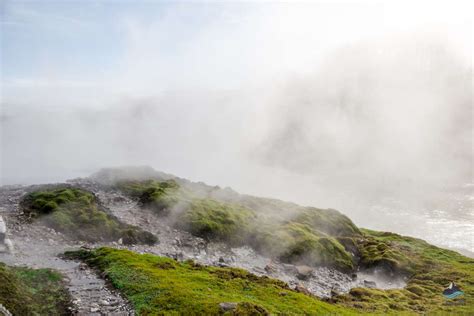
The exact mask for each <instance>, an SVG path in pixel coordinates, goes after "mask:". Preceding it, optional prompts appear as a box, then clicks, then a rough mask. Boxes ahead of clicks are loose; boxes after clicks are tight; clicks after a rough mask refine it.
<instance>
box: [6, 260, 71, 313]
mask: <svg viewBox="0 0 474 316" xmlns="http://www.w3.org/2000/svg"><path fill="white" fill-rule="evenodd" d="M0 304H2V305H3V306H5V307H6V308H7V309H8V310H9V311H10V312H11V313H12V314H13V315H69V314H70V312H69V310H68V307H69V306H70V296H69V293H68V292H67V290H66V289H65V287H64V284H63V280H62V276H61V275H60V274H59V273H57V272H55V271H52V270H49V269H29V268H20V267H8V266H6V265H5V264H3V263H0Z"/></svg>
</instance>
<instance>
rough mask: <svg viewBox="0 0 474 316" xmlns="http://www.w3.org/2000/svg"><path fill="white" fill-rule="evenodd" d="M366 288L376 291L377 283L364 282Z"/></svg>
mask: <svg viewBox="0 0 474 316" xmlns="http://www.w3.org/2000/svg"><path fill="white" fill-rule="evenodd" d="M364 286H365V287H368V288H369V289H374V288H376V287H377V283H375V282H374V281H367V280H364Z"/></svg>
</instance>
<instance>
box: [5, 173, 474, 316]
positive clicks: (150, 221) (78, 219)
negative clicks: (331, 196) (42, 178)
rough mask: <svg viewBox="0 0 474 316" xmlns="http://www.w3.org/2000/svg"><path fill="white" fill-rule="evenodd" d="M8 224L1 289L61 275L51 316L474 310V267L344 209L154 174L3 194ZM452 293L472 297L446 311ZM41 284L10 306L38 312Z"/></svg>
mask: <svg viewBox="0 0 474 316" xmlns="http://www.w3.org/2000/svg"><path fill="white" fill-rule="evenodd" d="M0 216H2V217H3V218H4V220H5V222H6V223H7V232H6V235H7V236H6V237H8V239H9V240H11V241H12V243H13V250H12V251H7V249H6V248H5V251H4V252H2V253H0V261H1V262H4V263H5V264H6V265H8V266H10V267H8V266H4V268H2V270H0V277H5V278H10V275H12V274H14V273H15V271H16V270H15V269H24V270H22V271H33V272H31V273H32V274H35V273H41V271H43V270H41V269H47V270H45V271H50V272H48V273H52V274H54V275H60V276H62V277H60V278H59V279H57V280H58V282H56V283H55V284H57V288H58V290H57V293H66V294H67V295H66V294H64V295H56V294H54V295H52V296H51V297H52V298H51V300H52V301H53V302H52V303H51V306H53V307H54V306H56V307H54V308H57V309H58V310H57V311H55V312H51V310H49V311H47V310H46V309H45V310H40V309H37V308H36V307H34V305H32V307H31V308H32V310H34V311H35V312H37V313H39V314H51V313H52V314H61V313H62V314H71V313H79V314H85V315H89V314H97V315H99V314H108V313H109V314H110V313H114V314H123V315H128V314H133V313H137V314H140V315H146V314H162V313H165V314H166V313H175V314H176V313H177V314H193V313H194V314H206V315H209V314H216V315H217V314H235V315H258V314H261V315H266V314H315V315H317V314H359V313H367V314H371V313H376V314H399V313H400V312H404V313H407V314H410V313H413V314H416V313H423V314H424V313H467V314H469V313H473V312H474V282H472V280H474V260H472V259H469V258H467V257H463V256H462V255H460V254H458V253H456V252H453V251H449V250H444V249H441V248H437V247H435V246H432V245H429V244H427V243H426V242H424V241H422V240H419V239H415V238H410V237H403V236H400V235H397V234H393V233H385V232H376V231H370V230H367V229H362V228H359V227H357V226H356V225H354V223H353V222H352V221H351V220H350V219H349V218H348V217H347V216H345V215H344V214H342V213H340V212H338V211H336V210H332V209H319V208H315V207H303V206H299V205H296V204H294V203H289V202H284V201H280V200H276V199H268V198H258V197H253V196H248V195H241V194H238V193H237V192H235V191H233V190H232V189H230V188H224V189H223V188H220V187H217V186H208V185H206V184H204V183H202V182H198V183H196V182H191V181H189V180H186V179H182V178H178V177H175V176H173V175H170V174H166V173H162V172H158V171H155V170H153V169H151V168H148V167H129V168H120V169H103V170H101V171H99V172H97V173H95V174H93V175H91V176H90V177H88V178H83V179H74V180H70V181H68V182H67V183H63V184H54V185H35V186H8V187H1V188H0ZM18 266H21V268H18ZM28 269H29V270H28ZM34 269H40V270H34ZM37 271H39V272H37ZM24 274H25V273H23V274H22V275H24ZM449 282H456V284H458V285H459V286H460V287H461V289H462V290H463V291H464V295H462V296H461V297H459V298H458V299H454V300H446V299H445V298H444V297H443V295H442V292H443V288H444V287H446V286H447V285H448V284H449ZM14 283H15V284H16V283H18V284H20V281H15V282H14ZM6 284H7V283H2V284H0V290H3V291H7V289H5V288H6V287H9V286H8V285H6ZM35 286H36V285H35V284H33V283H31V282H30V283H28V284H26V285H22V287H21V289H23V290H22V291H16V292H12V293H13V294H12V295H14V296H15V297H13V298H9V299H5V298H4V297H0V304H3V305H4V306H5V307H6V308H7V309H9V310H10V311H16V310H17V309H18V308H20V306H19V305H18V302H20V301H21V300H22V297H25V300H30V301H31V302H34V301H35V298H34V297H32V296H31V295H29V296H28V295H27V293H40V292H41V291H39V292H38V291H37V290H36V288H35ZM55 297H58V298H57V299H56V298H55ZM65 297H67V298H65ZM58 302H60V303H58ZM31 304H33V303H31ZM53 307H51V308H53ZM35 308H36V309H35Z"/></svg>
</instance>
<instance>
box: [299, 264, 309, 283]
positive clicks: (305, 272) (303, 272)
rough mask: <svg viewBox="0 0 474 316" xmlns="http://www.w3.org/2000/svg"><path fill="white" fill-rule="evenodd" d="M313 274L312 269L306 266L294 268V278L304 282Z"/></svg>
mask: <svg viewBox="0 0 474 316" xmlns="http://www.w3.org/2000/svg"><path fill="white" fill-rule="evenodd" d="M312 274H313V268H311V267H308V266H304V265H303V266H296V277H297V278H298V279H300V280H305V279H307V278H309V277H310V276H311V275H312Z"/></svg>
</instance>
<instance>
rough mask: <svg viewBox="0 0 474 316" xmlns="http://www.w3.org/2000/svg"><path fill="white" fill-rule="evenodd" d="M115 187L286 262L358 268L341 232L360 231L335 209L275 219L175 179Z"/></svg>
mask: <svg viewBox="0 0 474 316" xmlns="http://www.w3.org/2000/svg"><path fill="white" fill-rule="evenodd" d="M115 188H118V189H119V190H121V191H122V192H124V193H125V194H127V195H128V196H130V197H132V198H134V199H136V200H137V201H139V203H140V205H142V206H143V207H147V208H149V209H151V210H153V211H154V212H155V213H156V214H158V215H159V216H168V215H170V213H173V220H174V222H175V225H176V226H177V227H179V228H182V229H185V230H187V231H189V232H191V233H192V234H194V235H196V236H200V237H203V238H206V239H208V240H220V241H226V242H230V243H232V244H234V245H239V244H240V245H243V244H248V245H251V246H253V247H254V248H256V249H257V250H259V251H261V252H263V253H265V254H267V255H270V256H273V257H278V258H279V259H281V260H283V261H285V262H290V263H305V264H310V265H324V266H331V267H335V268H337V269H340V270H344V271H348V270H353V269H354V268H355V259H354V255H353V254H352V253H351V251H353V249H349V248H348V249H346V247H345V244H344V243H341V242H340V240H339V238H342V237H344V238H354V237H358V236H361V232H360V231H359V229H358V228H357V227H356V226H355V225H354V223H352V221H351V220H350V219H349V218H348V217H347V216H344V215H343V214H341V213H340V212H338V211H336V210H323V209H317V208H300V209H299V210H298V211H297V212H296V216H295V217H294V218H293V219H291V220H286V221H279V220H273V221H272V220H271V219H269V218H268V217H262V218H260V217H258V216H257V212H255V211H253V210H251V209H249V208H247V207H243V206H240V205H238V204H237V203H224V202H221V201H216V200H213V199H210V198H202V197H200V198H198V197H196V196H197V195H195V194H194V193H193V192H191V191H189V190H186V189H183V188H181V187H180V186H179V185H178V184H177V182H175V181H174V180H167V181H157V180H147V181H121V182H118V183H117V184H116V185H115Z"/></svg>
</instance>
